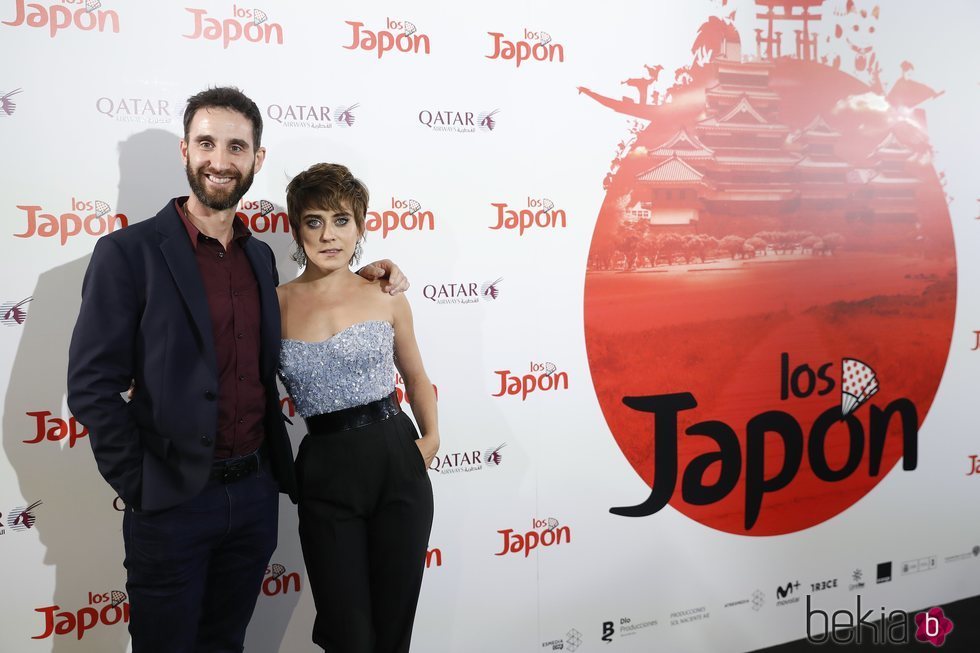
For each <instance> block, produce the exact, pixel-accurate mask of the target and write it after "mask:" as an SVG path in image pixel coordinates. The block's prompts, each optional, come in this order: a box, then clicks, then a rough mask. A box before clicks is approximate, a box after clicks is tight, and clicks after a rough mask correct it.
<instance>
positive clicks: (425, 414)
mask: <svg viewBox="0 0 980 653" xmlns="http://www.w3.org/2000/svg"><path fill="white" fill-rule="evenodd" d="M393 301H394V304H395V310H394V325H395V365H396V366H397V367H398V372H399V374H401V376H402V379H404V380H405V393H406V395H407V396H408V403H409V404H411V406H412V413H413V414H414V415H415V419H416V421H417V422H418V424H419V431H421V433H422V438H421V439H419V440H418V441H417V442H416V443H415V444H416V445H418V448H419V450H420V451H421V452H422V457H423V458H425V465H426V467H428V466H429V464H430V463H432V459H433V458H435V455H436V453H437V452H438V451H439V423H438V417H437V415H436V393H435V390H434V389H433V388H432V382H431V381H430V380H429V376H428V375H427V374H426V373H425V367H424V366H423V365H422V355H421V354H420V353H419V346H418V343H417V342H416V341H415V326H414V324H413V322H412V308H411V306H409V304H408V299H406V298H405V295H396V296H395V297H394V300H393Z"/></svg>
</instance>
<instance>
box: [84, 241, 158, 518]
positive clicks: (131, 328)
mask: <svg viewBox="0 0 980 653" xmlns="http://www.w3.org/2000/svg"><path fill="white" fill-rule="evenodd" d="M140 312H141V301H140V299H139V293H138V292H137V290H136V287H135V282H134V278H133V274H132V270H131V269H130V267H129V265H128V264H127V262H126V259H125V257H124V255H123V253H122V250H121V249H120V248H119V245H118V243H116V242H114V241H113V240H110V239H108V238H103V239H101V240H100V241H99V242H98V243H96V246H95V250H94V251H93V252H92V259H91V261H90V262H89V266H88V270H87V271H86V272H85V279H84V281H83V282H82V307H81V310H80V311H79V313H78V321H77V322H76V323H75V330H74V332H73V333H72V338H71V346H70V348H69V350H68V407H69V408H70V409H71V411H72V413H73V414H74V415H75V417H77V418H78V420H79V421H80V422H81V423H82V424H84V425H85V426H86V427H88V430H89V441H90V442H91V443H92V450H93V452H94V453H95V460H96V463H97V464H98V467H99V471H100V472H101V473H102V476H103V477H104V478H105V480H106V481H107V482H108V483H109V485H111V486H112V487H113V489H115V490H116V492H117V493H118V494H119V496H120V497H121V498H122V499H123V501H125V502H126V505H128V506H132V507H134V508H139V507H140V494H141V489H142V468H143V447H142V444H141V443H140V436H139V429H138V427H137V425H136V420H135V419H134V418H133V415H132V412H131V409H130V406H129V405H128V404H127V403H126V402H125V401H124V400H123V398H122V397H121V396H120V393H122V392H126V390H127V388H129V387H130V383H131V382H132V380H133V377H134V372H133V370H134V355H135V350H136V333H137V322H138V320H139V315H140ZM137 392H138V390H137Z"/></svg>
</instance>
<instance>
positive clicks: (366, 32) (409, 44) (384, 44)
mask: <svg viewBox="0 0 980 653" xmlns="http://www.w3.org/2000/svg"><path fill="white" fill-rule="evenodd" d="M344 22H346V23H347V24H348V25H350V26H351V29H352V30H353V33H352V34H351V38H352V39H353V40H352V41H351V43H350V45H345V46H344V49H345V50H364V51H365V52H374V53H377V56H378V59H380V58H381V57H383V56H384V55H385V54H386V53H388V52H392V51H395V50H397V51H398V52H404V53H408V54H422V53H424V54H429V35H428V34H422V33H421V32H419V31H418V28H417V27H415V24H414V23H412V22H410V21H407V20H394V19H391V18H386V19H385V29H381V30H378V31H376V32H375V31H373V30H370V29H367V28H366V27H364V23H361V22H357V21H353V20H348V21H344Z"/></svg>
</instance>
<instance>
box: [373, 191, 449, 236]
mask: <svg viewBox="0 0 980 653" xmlns="http://www.w3.org/2000/svg"><path fill="white" fill-rule="evenodd" d="M364 228H365V229H366V230H368V231H369V232H371V233H378V232H380V233H381V238H382V239H384V238H387V237H388V234H390V233H392V232H400V233H401V232H405V231H435V229H436V218H435V215H433V213H432V211H431V210H429V209H427V208H423V207H422V204H421V202H419V201H418V200H415V199H409V198H404V197H392V198H391V205H390V206H385V208H384V209H383V210H375V211H368V212H367V215H366V216H365V218H364Z"/></svg>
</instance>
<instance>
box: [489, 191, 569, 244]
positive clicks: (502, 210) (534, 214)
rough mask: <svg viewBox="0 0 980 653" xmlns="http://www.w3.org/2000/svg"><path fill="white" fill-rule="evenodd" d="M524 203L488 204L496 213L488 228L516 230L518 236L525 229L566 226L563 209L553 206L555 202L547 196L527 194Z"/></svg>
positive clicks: (562, 227) (563, 227)
mask: <svg viewBox="0 0 980 653" xmlns="http://www.w3.org/2000/svg"><path fill="white" fill-rule="evenodd" d="M524 204H525V203H524V202H520V203H519V204H514V205H511V204H508V203H506V202H493V203H491V204H490V206H492V207H493V208H494V209H495V210H496V214H495V215H494V223H493V224H492V225H490V227H489V228H490V229H493V230H500V229H503V230H506V231H517V235H518V236H523V235H524V232H525V231H532V230H533V231H541V230H548V229H565V228H566V227H567V226H568V217H567V216H566V215H565V210H564V209H559V208H555V203H554V202H552V201H551V200H550V199H548V198H547V197H530V196H528V198H527V206H524Z"/></svg>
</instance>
